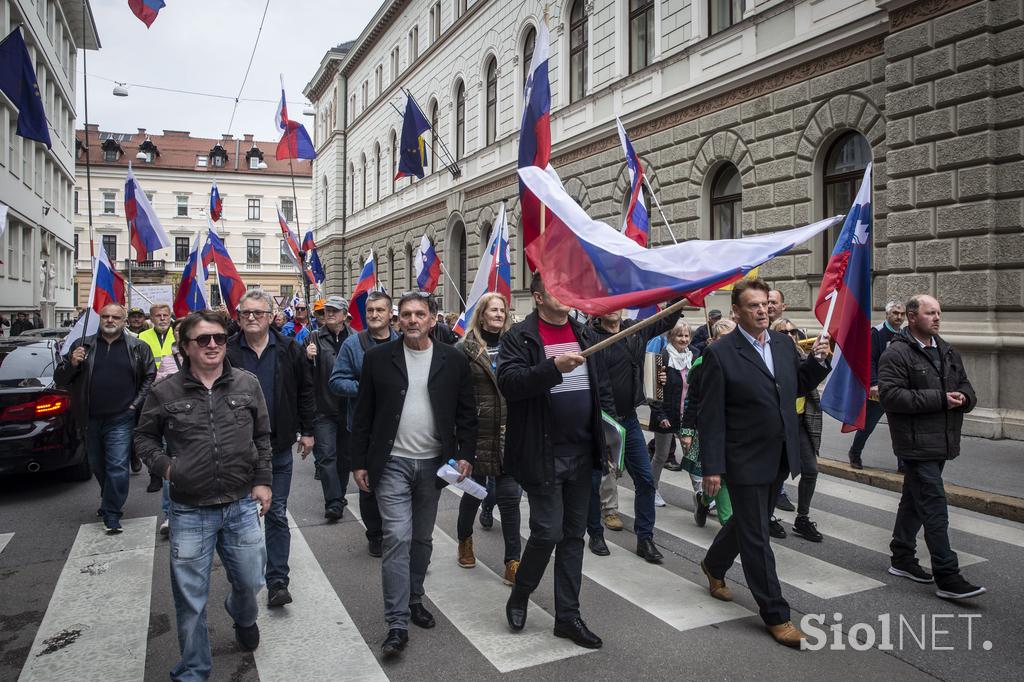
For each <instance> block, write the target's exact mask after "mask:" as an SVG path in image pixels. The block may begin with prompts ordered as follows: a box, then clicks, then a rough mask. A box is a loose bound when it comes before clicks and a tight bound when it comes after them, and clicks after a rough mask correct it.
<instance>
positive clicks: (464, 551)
mask: <svg viewBox="0 0 1024 682" xmlns="http://www.w3.org/2000/svg"><path fill="white" fill-rule="evenodd" d="M459 566H462V567H463V568H473V567H474V566H476V557H475V556H473V538H466V539H465V540H459Z"/></svg>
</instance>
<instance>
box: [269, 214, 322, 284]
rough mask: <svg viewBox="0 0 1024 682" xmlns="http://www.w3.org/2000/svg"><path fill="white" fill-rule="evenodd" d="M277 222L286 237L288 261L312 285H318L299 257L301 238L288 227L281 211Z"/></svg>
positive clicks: (285, 251)
mask: <svg viewBox="0 0 1024 682" xmlns="http://www.w3.org/2000/svg"><path fill="white" fill-rule="evenodd" d="M277 222H278V224H279V225H280V226H281V234H282V236H283V237H284V246H283V250H284V253H285V254H286V255H287V256H288V260H290V261H291V262H292V265H294V266H295V270H296V271H298V272H299V273H302V276H303V277H305V278H306V279H307V280H308V281H309V283H310V284H314V285H315V284H316V280H315V279H313V274H312V273H311V272H310V271H309V268H307V267H305V264H304V263H303V262H302V258H301V257H300V256H299V251H300V249H299V238H298V237H297V236H296V235H295V233H294V232H292V228H290V227H289V226H288V221H287V220H285V218H284V214H283V213H281V209H280V208H278V209H277Z"/></svg>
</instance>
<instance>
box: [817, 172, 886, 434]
mask: <svg viewBox="0 0 1024 682" xmlns="http://www.w3.org/2000/svg"><path fill="white" fill-rule="evenodd" d="M871 241H872V240H871V164H868V167H867V168H866V169H865V170H864V179H863V180H862V181H861V183H860V189H859V190H858V191H857V198H856V199H854V202H853V206H851V207H850V212H849V213H848V214H847V215H846V221H845V222H844V223H843V229H842V230H841V231H840V232H839V238H838V239H837V240H836V246H835V248H834V249H833V250H832V257H831V258H830V259H829V261H828V267H827V268H825V275H824V277H822V279H821V289H820V291H819V294H818V301H817V302H816V303H815V304H814V315H815V317H817V318H818V321H819V322H821V323H822V324H823V325H824V324H826V323H828V329H827V330H826V331H827V332H828V335H829V337H831V338H833V339H835V341H836V346H837V347H838V348H839V352H837V353H836V357H835V358H834V359H833V362H832V376H831V377H830V378H829V380H828V384H826V386H825V391H824V392H823V393H822V395H821V409H822V410H824V411H825V412H827V413H828V414H830V415H832V416H833V417H835V418H836V419H837V420H839V421H840V422H842V423H843V429H842V430H843V431H844V432H848V431H857V430H859V429H863V428H864V417H865V412H866V410H867V400H868V389H869V387H870V385H871ZM833 301H834V303H833ZM831 305H834V309H833V310H832V315H831V319H830V318H829V307H830V306H831Z"/></svg>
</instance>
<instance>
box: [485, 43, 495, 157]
mask: <svg viewBox="0 0 1024 682" xmlns="http://www.w3.org/2000/svg"><path fill="white" fill-rule="evenodd" d="M484 79H485V80H484V82H485V84H486V85H485V90H484V130H485V135H486V137H485V140H484V141H485V144H492V143H493V142H494V140H495V139H496V138H497V137H498V60H497V59H496V58H495V57H493V56H492V57H491V58H490V59H488V60H487V68H486V69H485V71H484Z"/></svg>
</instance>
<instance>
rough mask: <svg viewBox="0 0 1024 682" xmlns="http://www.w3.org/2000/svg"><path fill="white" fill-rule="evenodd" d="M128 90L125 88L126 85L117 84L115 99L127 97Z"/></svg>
mask: <svg viewBox="0 0 1024 682" xmlns="http://www.w3.org/2000/svg"><path fill="white" fill-rule="evenodd" d="M127 96H128V88H126V87H125V85H124V83H117V84H116V85H115V86H114V97H127Z"/></svg>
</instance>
